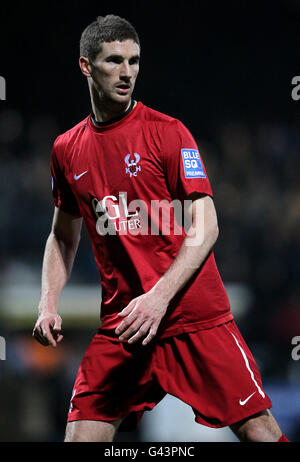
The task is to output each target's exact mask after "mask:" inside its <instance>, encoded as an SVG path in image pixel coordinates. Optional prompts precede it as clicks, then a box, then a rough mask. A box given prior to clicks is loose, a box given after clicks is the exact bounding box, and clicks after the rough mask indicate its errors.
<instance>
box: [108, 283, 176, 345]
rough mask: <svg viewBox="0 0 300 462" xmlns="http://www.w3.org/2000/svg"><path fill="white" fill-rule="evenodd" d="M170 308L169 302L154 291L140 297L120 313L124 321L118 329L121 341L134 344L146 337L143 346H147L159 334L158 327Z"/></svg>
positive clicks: (116, 331)
mask: <svg viewBox="0 0 300 462" xmlns="http://www.w3.org/2000/svg"><path fill="white" fill-rule="evenodd" d="M167 308H168V302H167V301H166V300H164V299H163V298H162V297H161V295H158V294H157V293H155V292H154V291H149V292H147V293H146V294H143V295H140V296H139V297H137V298H134V299H133V300H131V302H130V303H129V304H128V305H127V306H126V307H125V308H124V309H123V310H122V311H120V313H119V316H120V317H121V318H125V319H124V321H122V322H121V324H120V325H119V326H118V327H117V328H116V330H115V333H116V334H117V335H118V336H119V340H121V341H123V340H128V343H134V342H137V341H138V340H140V339H141V338H143V337H144V340H143V341H142V345H147V344H148V343H149V342H151V340H152V339H153V337H155V335H156V333H157V329H158V326H159V324H160V322H161V320H162V318H163V317H164V315H165V313H166V311H167Z"/></svg>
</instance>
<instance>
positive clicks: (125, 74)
mask: <svg viewBox="0 0 300 462" xmlns="http://www.w3.org/2000/svg"><path fill="white" fill-rule="evenodd" d="M120 77H122V78H123V79H124V78H125V79H128V80H129V79H131V77H132V72H131V67H130V64H129V62H128V61H126V60H125V61H123V63H122V66H121V69H120Z"/></svg>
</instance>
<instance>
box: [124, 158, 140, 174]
mask: <svg viewBox="0 0 300 462" xmlns="http://www.w3.org/2000/svg"><path fill="white" fill-rule="evenodd" d="M140 158H141V156H140V155H139V154H138V153H137V152H135V153H134V154H133V156H132V155H131V154H127V155H126V156H125V159H124V161H125V164H126V165H127V167H125V172H126V173H129V175H130V178H131V177H132V176H137V174H138V172H140V171H141V166H140V165H138V163H139V161H140Z"/></svg>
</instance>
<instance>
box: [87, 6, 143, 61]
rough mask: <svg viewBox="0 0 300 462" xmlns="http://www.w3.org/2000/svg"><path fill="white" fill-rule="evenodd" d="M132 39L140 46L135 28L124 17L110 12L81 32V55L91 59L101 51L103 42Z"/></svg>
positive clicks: (99, 17)
mask: <svg viewBox="0 0 300 462" xmlns="http://www.w3.org/2000/svg"><path fill="white" fill-rule="evenodd" d="M128 39H132V40H133V41H134V42H136V43H137V44H138V45H139V47H140V46H141V45H140V40H139V37H138V34H137V32H136V30H135V28H134V27H133V26H132V24H130V22H129V21H127V20H126V19H124V18H120V16H115V15H113V14H108V15H107V16H98V17H97V19H96V21H93V22H92V23H91V24H89V25H88V26H87V27H86V29H85V30H84V31H83V32H82V34H81V39H80V56H85V57H86V58H89V59H90V60H91V61H93V60H94V59H95V57H96V56H97V54H98V53H99V52H100V51H101V43H102V42H114V41H115V40H119V41H120V42H122V41H123V40H128Z"/></svg>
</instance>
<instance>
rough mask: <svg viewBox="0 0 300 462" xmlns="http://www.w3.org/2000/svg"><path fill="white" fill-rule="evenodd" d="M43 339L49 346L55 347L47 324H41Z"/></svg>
mask: <svg viewBox="0 0 300 462" xmlns="http://www.w3.org/2000/svg"><path fill="white" fill-rule="evenodd" d="M41 329H42V334H43V337H44V338H45V339H46V340H47V341H48V342H49V344H50V345H52V346H54V347H56V341H55V339H54V337H53V335H52V333H51V329H50V325H49V323H48V322H44V323H41Z"/></svg>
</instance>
